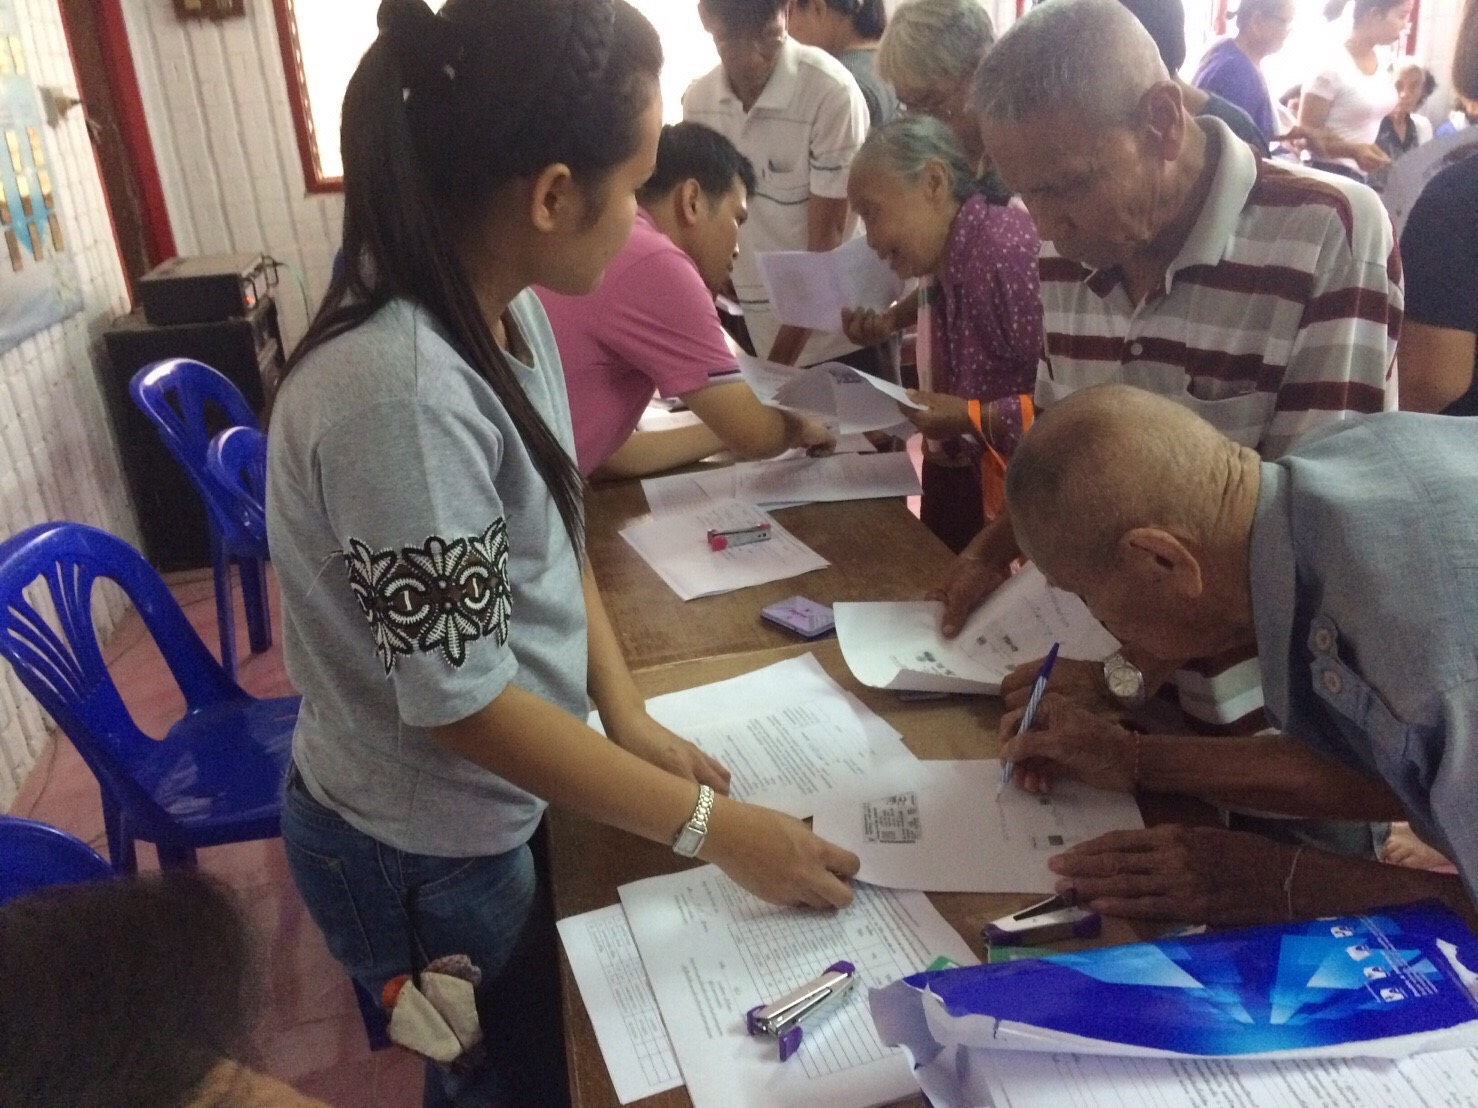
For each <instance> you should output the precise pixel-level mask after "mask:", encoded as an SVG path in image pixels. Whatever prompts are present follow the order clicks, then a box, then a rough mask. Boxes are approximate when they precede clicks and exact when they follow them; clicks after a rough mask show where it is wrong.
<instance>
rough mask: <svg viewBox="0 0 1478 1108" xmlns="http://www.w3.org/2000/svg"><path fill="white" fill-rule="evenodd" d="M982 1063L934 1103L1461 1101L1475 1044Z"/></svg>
mask: <svg viewBox="0 0 1478 1108" xmlns="http://www.w3.org/2000/svg"><path fill="white" fill-rule="evenodd" d="M982 1061H983V1062H984V1063H985V1064H984V1065H983V1066H982V1067H981V1068H980V1070H979V1073H978V1076H979V1078H980V1079H981V1080H980V1081H979V1082H978V1084H977V1085H976V1086H975V1093H974V1095H966V1096H965V1097H963V1098H956V1097H945V1098H940V1099H935V1101H934V1102H935V1103H936V1104H938V1105H939V1106H940V1108H947V1106H950V1105H959V1106H961V1108H963V1106H964V1105H976V1104H989V1103H990V1101H989V1100H986V1099H983V1097H984V1096H987V1095H988V1096H990V1097H993V1098H994V1101H995V1105H996V1108H1183V1106H1184V1105H1187V1104H1194V1105H1197V1106H1198V1108H1463V1106H1465V1105H1471V1104H1472V1103H1473V1102H1474V1096H1475V1092H1478V1049H1474V1050H1441V1051H1433V1052H1432V1053H1429V1054H1414V1055H1412V1056H1411V1057H1409V1058H1403V1059H1401V1060H1400V1061H1398V1062H1388V1061H1382V1060H1379V1059H1371V1058H1304V1059H1293V1060H1290V1061H1286V1062H1239V1061H1233V1060H1231V1059H1227V1058H1186V1059H1184V1060H1181V1059H1175V1060H1164V1059H1158V1058H1122V1057H1119V1058H1116V1057H1109V1056H1103V1055H1089V1054H1041V1053H1037V1052H1035V1051H1024V1050H997V1051H991V1052H990V1058H989V1059H983V1060H982ZM924 1089H925V1091H926V1092H928V1091H929V1085H928V1084H924ZM935 1095H936V1094H934V1093H930V1096H931V1099H934V1097H935Z"/></svg>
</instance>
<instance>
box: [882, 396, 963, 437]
mask: <svg viewBox="0 0 1478 1108" xmlns="http://www.w3.org/2000/svg"><path fill="white" fill-rule="evenodd" d="M908 398H909V399H910V400H912V401H913V402H914V403H915V404H923V405H925V407H924V408H923V409H922V410H920V409H918V408H903V407H901V406H900V410H901V411H902V412H903V415H904V417H905V418H906V419H907V420H908V421H909V422H910V423H912V424H913V425H914V426H915V427H917V428H918V429H919V430H920V431H921V432H922V433H923V435H924V437H925V438H930V439H951V438H954V437H955V436H956V435H968V434H971V433H973V432H974V430H975V424H974V423H972V422H971V421H970V407H969V404H968V402H966V401H965V400H963V399H962V398H960V397H958V396H951V395H950V394H949V393H947V392H920V391H919V390H918V389H909V390H908Z"/></svg>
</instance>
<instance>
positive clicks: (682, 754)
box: [611, 712, 729, 796]
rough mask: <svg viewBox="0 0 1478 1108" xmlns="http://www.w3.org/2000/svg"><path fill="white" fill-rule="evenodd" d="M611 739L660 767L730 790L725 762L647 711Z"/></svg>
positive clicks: (720, 790)
mask: <svg viewBox="0 0 1478 1108" xmlns="http://www.w3.org/2000/svg"><path fill="white" fill-rule="evenodd" d="M611 739H612V741H614V742H615V743H616V745H617V746H619V747H621V748H622V749H623V750H626V751H629V752H630V753H632V754H635V755H636V756H637V757H638V758H640V759H641V760H642V761H644V762H650V763H651V764H652V765H654V766H656V767H658V768H659V769H665V770H666V771H667V772H668V773H674V774H676V775H677V776H679V777H682V778H685V779H686V780H689V781H696V782H697V783H698V784H700V785H708V786H710V787H711V788H712V789H713V791H714V792H716V793H720V794H722V795H724V796H727V795H728V793H729V771H728V770H727V769H726V768H724V766H723V764H722V763H721V762H719V761H717V760H716V759H713V758H710V757H709V756H708V755H707V754H705V753H703V751H701V750H699V749H698V748H697V747H696V746H694V745H693V744H692V743H690V742H689V741H688V740H687V739H685V738H683V737H682V736H681V735H678V734H676V733H675V732H673V731H669V730H668V729H667V728H666V727H663V726H662V725H661V724H660V723H658V722H657V721H656V720H654V719H653V718H652V717H651V716H649V715H647V714H646V712H640V713H637V714H634V715H632V716H630V717H629V718H627V719H626V720H625V721H624V722H623V723H622V725H621V727H620V730H619V732H618V733H613V734H612V735H611Z"/></svg>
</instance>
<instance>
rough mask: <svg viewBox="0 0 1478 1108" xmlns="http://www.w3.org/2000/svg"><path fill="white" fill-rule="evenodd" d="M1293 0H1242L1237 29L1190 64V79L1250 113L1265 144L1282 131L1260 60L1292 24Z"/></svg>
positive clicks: (1280, 45) (1278, 44) (1285, 36)
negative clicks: (1196, 63) (1193, 70)
mask: <svg viewBox="0 0 1478 1108" xmlns="http://www.w3.org/2000/svg"><path fill="white" fill-rule="evenodd" d="M1294 14H1295V8H1294V5H1293V0H1242V3H1240V4H1238V5H1237V10H1236V12H1235V18H1236V20H1237V34H1236V36H1235V37H1233V38H1224V39H1222V40H1221V41H1220V42H1217V43H1214V44H1212V46H1211V48H1210V49H1208V50H1207V51H1206V53H1205V54H1204V55H1202V57H1201V64H1200V65H1199V66H1197V67H1196V76H1195V77H1194V78H1193V79H1192V81H1191V84H1193V85H1195V86H1196V87H1197V88H1198V89H1201V90H1202V91H1203V92H1206V93H1210V94H1212V95H1215V96H1220V97H1222V98H1223V99H1225V100H1227V101H1229V102H1230V103H1232V104H1235V105H1236V106H1237V107H1239V108H1241V109H1242V110H1243V111H1244V112H1246V113H1247V114H1248V116H1250V117H1251V119H1252V122H1253V124H1254V125H1255V126H1256V127H1257V130H1258V133H1259V134H1260V135H1262V141H1263V145H1264V146H1265V147H1271V146H1272V144H1273V142H1274V140H1275V139H1277V137H1278V136H1279V135H1280V134H1282V133H1283V130H1284V128H1281V127H1279V126H1278V121H1277V119H1276V118H1275V117H1274V115H1273V98H1272V95H1271V94H1270V93H1269V92H1268V83H1267V81H1266V80H1265V79H1264V77H1263V75H1262V60H1263V59H1264V58H1266V57H1269V56H1270V55H1273V54H1276V53H1277V52H1278V51H1279V50H1281V49H1283V43H1284V42H1285V41H1287V39H1288V30H1289V28H1290V27H1292V26H1293V17H1294Z"/></svg>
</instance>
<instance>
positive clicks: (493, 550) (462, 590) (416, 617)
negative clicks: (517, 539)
mask: <svg viewBox="0 0 1478 1108" xmlns="http://www.w3.org/2000/svg"><path fill="white" fill-rule="evenodd" d="M340 553H341V554H342V555H343V557H344V562H345V564H346V566H347V567H348V571H349V587H350V588H351V589H353V590H354V596H355V599H357V600H358V601H359V607H360V610H361V611H363V612H364V616H365V618H366V619H367V620H369V625H370V630H371V631H372V632H373V634H374V640H375V653H376V654H378V655H379V657H380V661H381V662H382V663H384V666H385V674H386V676H389V674H390V672H391V671H392V670H393V669H394V668H395V662H396V659H397V657H398V656H399V655H402V654H405V655H409V654H411V653H414V652H416V651H420V652H421V653H423V654H434V653H440V654H441V656H442V658H443V659H444V660H445V661H446V662H447V664H448V665H450V666H452V667H453V668H460V667H461V665H462V663H463V662H464V661H466V659H467V644H468V643H469V642H473V641H475V640H477V639H481V638H485V637H486V636H488V635H492V636H493V637H494V638H495V639H496V640H497V643H498V645H499V646H502V645H503V644H504V643H506V642H507V641H508V620H509V616H510V615H511V613H512V602H513V597H512V593H511V592H510V590H509V587H508V525H507V523H506V522H505V521H504V520H503V519H502V518H499V519H496V520H494V521H493V523H492V525H491V526H490V527H488V528H487V530H485V531H483V533H482V534H481V535H469V536H466V537H463V538H453V539H446V538H442V537H441V536H440V535H432V536H431V537H430V538H428V539H427V540H426V541H425V543H423V544H422V545H421V546H405V547H402V548H401V549H400V550H373V549H371V548H370V547H369V546H368V545H366V544H365V543H363V542H361V541H360V540H358V539H356V538H353V537H351V538H350V539H349V549H348V551H340Z"/></svg>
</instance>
